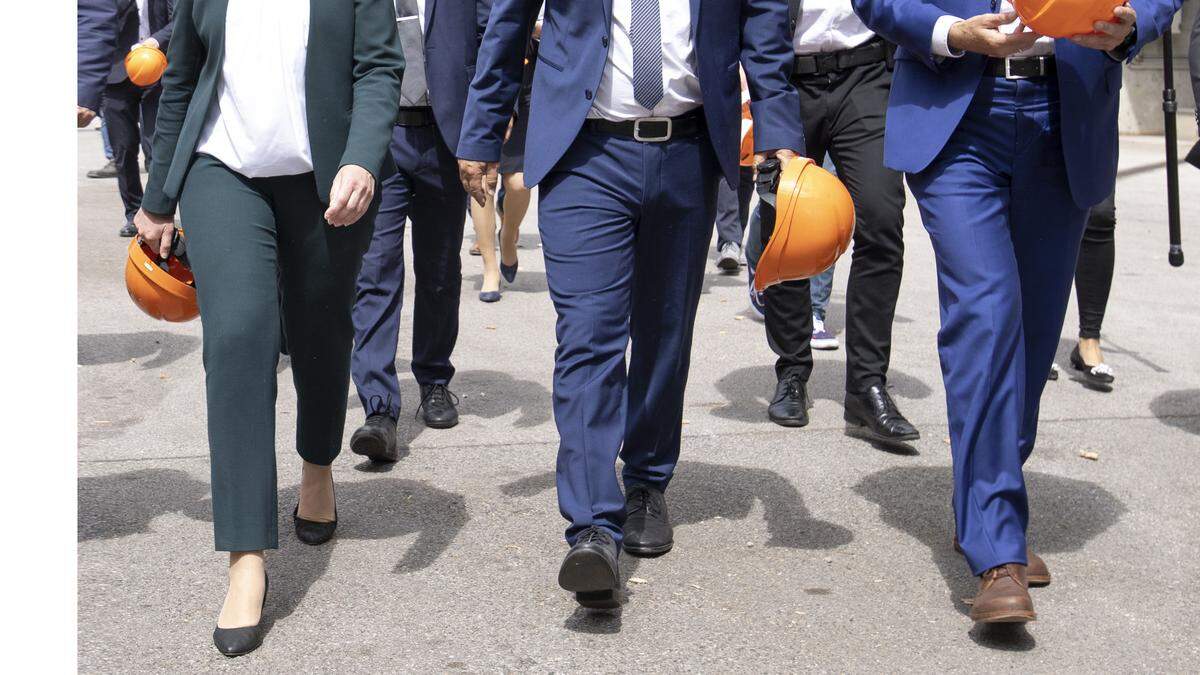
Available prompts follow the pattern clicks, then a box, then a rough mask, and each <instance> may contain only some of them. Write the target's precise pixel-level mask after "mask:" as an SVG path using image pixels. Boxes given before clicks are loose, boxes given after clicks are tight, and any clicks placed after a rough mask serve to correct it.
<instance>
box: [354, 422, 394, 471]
mask: <svg viewBox="0 0 1200 675" xmlns="http://www.w3.org/2000/svg"><path fill="white" fill-rule="evenodd" d="M396 446H397V443H396V420H394V419H392V418H391V416H390V415H387V414H384V413H377V414H374V415H371V416H369V417H367V421H366V422H363V425H362V426H361V427H359V428H358V429H357V430H356V431H355V432H354V435H353V436H351V437H350V450H351V451H352V452H353V453H354V454H356V455H362V456H363V457H366V458H367V459H369V460H371V461H372V462H384V463H390V462H394V461H396V460H397V459H399V458H400V451H399V449H398V448H397V447H396Z"/></svg>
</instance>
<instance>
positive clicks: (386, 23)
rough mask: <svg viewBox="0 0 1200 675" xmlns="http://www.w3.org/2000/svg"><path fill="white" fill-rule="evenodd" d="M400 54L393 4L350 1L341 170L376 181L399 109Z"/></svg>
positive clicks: (386, 0) (388, 0)
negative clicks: (349, 77) (349, 99)
mask: <svg viewBox="0 0 1200 675" xmlns="http://www.w3.org/2000/svg"><path fill="white" fill-rule="evenodd" d="M403 76H404V53H403V51H401V48H400V35H399V34H398V33H397V32H396V6H395V5H393V4H392V0H354V108H353V110H352V111H351V112H350V132H349V135H348V137H347V139H346V151H345V152H344V153H342V161H341V164H340V166H346V165H348V164H353V165H355V166H360V167H362V168H364V169H366V170H367V171H370V172H371V175H373V176H375V179H376V180H379V176H380V175H381V174H382V173H383V165H384V159H385V158H386V157H387V152H388V145H389V144H390V143H391V140H392V127H393V126H394V125H395V124H396V112H397V111H398V110H399V109H400V81H401V79H402V78H403Z"/></svg>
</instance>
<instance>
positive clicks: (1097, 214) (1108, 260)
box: [1075, 193, 1117, 340]
mask: <svg viewBox="0 0 1200 675" xmlns="http://www.w3.org/2000/svg"><path fill="white" fill-rule="evenodd" d="M1116 228H1117V206H1116V193H1113V194H1111V195H1109V196H1108V199H1105V200H1104V201H1102V202H1100V203H1099V204H1097V205H1095V206H1093V207H1092V210H1091V211H1090V212H1089V213H1088V219H1087V228H1086V229H1084V231H1083V243H1082V244H1080V247H1079V262H1077V263H1076V264H1075V299H1076V300H1077V301H1078V303H1079V337H1080V338H1091V339H1094V340H1099V339H1100V326H1101V325H1102V324H1103V323H1104V310H1105V309H1106V308H1107V307H1108V293H1109V291H1110V290H1111V289H1112V279H1113V265H1114V263H1115V262H1116V254H1117V244H1116V239H1115V238H1114V234H1115V232H1116Z"/></svg>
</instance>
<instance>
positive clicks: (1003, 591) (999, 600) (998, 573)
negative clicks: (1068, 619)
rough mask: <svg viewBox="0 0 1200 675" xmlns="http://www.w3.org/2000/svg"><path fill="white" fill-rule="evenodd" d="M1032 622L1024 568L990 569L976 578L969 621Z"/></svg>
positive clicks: (1006, 566)
mask: <svg viewBox="0 0 1200 675" xmlns="http://www.w3.org/2000/svg"><path fill="white" fill-rule="evenodd" d="M1036 619H1037V613H1036V612H1034V611H1033V598H1031V597H1029V581H1028V580H1027V579H1026V578H1025V566H1024V565H1017V564H1016V563H1009V564H1007V565H1001V566H999V567H993V568H992V569H990V570H988V571H986V572H984V573H983V576H981V577H980V578H979V594H978V595H976V596H975V600H974V602H972V603H971V620H972V621H979V622H981V623H1025V622H1026V621H1035V620H1036Z"/></svg>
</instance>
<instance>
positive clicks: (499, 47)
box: [457, 0, 804, 185]
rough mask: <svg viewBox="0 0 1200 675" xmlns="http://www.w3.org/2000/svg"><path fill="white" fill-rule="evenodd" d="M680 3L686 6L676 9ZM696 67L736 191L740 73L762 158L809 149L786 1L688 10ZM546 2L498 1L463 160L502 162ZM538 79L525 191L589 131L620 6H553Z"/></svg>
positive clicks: (699, 5) (558, 2)
mask: <svg viewBox="0 0 1200 675" xmlns="http://www.w3.org/2000/svg"><path fill="white" fill-rule="evenodd" d="M671 1H672V2H682V1H683V0H671ZM690 2H691V8H692V32H693V39H694V40H695V46H696V66H697V70H698V76H699V80H700V89H701V92H702V95H703V98H704V114H705V118H706V120H707V123H708V129H709V134H710V136H711V138H712V144H713V149H714V150H715V151H716V156H717V158H718V159H719V160H720V163H721V168H722V171H723V173H724V174H725V178H726V180H728V181H729V183H730V184H731V185H736V184H737V172H738V146H739V144H740V139H739V135H740V132H741V121H740V120H741V86H740V79H739V76H738V63H739V61H740V62H741V64H742V67H743V68H744V69H745V71H746V78H747V80H748V81H749V83H750V98H751V103H750V109H751V113H752V114H753V116H754V140H755V146H756V148H757V149H759V150H774V149H779V148H788V149H792V150H795V151H797V152H802V151H803V149H804V132H803V129H802V127H801V122H800V98H799V95H798V94H797V93H796V91H795V89H794V88H793V87H792V85H791V83H790V82H789V81H788V76H789V75H790V74H791V71H792V46H791V40H790V36H789V35H788V34H787V21H788V5H787V0H703V1H701V0H690ZM539 4H540V2H539V1H538V0H495V5H494V8H493V10H492V15H491V19H490V20H489V22H488V27H487V32H486V33H485V34H484V37H483V46H482V47H481V48H480V51H479V68H478V71H477V72H476V74H475V79H474V81H473V82H472V83H471V94H470V96H469V98H468V99H467V105H466V116H465V119H464V122H463V131H462V136H461V138H460V140H459V143H458V150H457V154H458V156H459V157H460V158H463V159H471V160H477V161H488V162H494V161H497V160H498V159H499V158H500V146H501V144H502V143H503V140H504V131H505V127H506V125H507V123H508V120H509V118H510V117H511V116H512V111H513V105H514V103H515V101H516V98H517V93H518V90H519V89H520V87H521V71H522V56H523V55H524V54H525V44H526V41H527V39H528V37H529V32H528V31H529V28H528V27H529V26H530V25H532V20H533V14H534V12H536V11H537V7H538V5H539ZM545 4H546V12H545V18H544V21H543V24H542V41H541V45H540V46H539V49H538V57H537V58H538V61H539V63H538V65H537V68H536V70H535V72H534V79H533V100H532V103H531V108H530V122H529V138H530V142H529V143H528V145H527V146H526V148H525V182H526V184H528V185H534V184H536V183H537V182H538V181H540V180H541V179H542V178H543V177H545V175H546V174H547V173H548V172H549V171H550V170H551V169H553V168H554V165H555V164H557V163H558V161H559V159H561V158H562V156H563V154H564V153H565V152H566V151H567V148H568V147H570V145H571V143H572V142H573V141H574V140H575V137H576V136H577V135H578V134H579V131H580V129H582V128H583V122H584V119H585V118H586V117H587V114H588V111H589V110H590V109H591V107H592V96H593V95H594V93H595V91H596V89H597V87H599V85H600V78H601V76H602V75H603V73H604V64H605V62H606V60H607V58H608V43H609V40H610V38H611V35H610V32H611V26H612V21H611V17H612V0H545Z"/></svg>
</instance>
